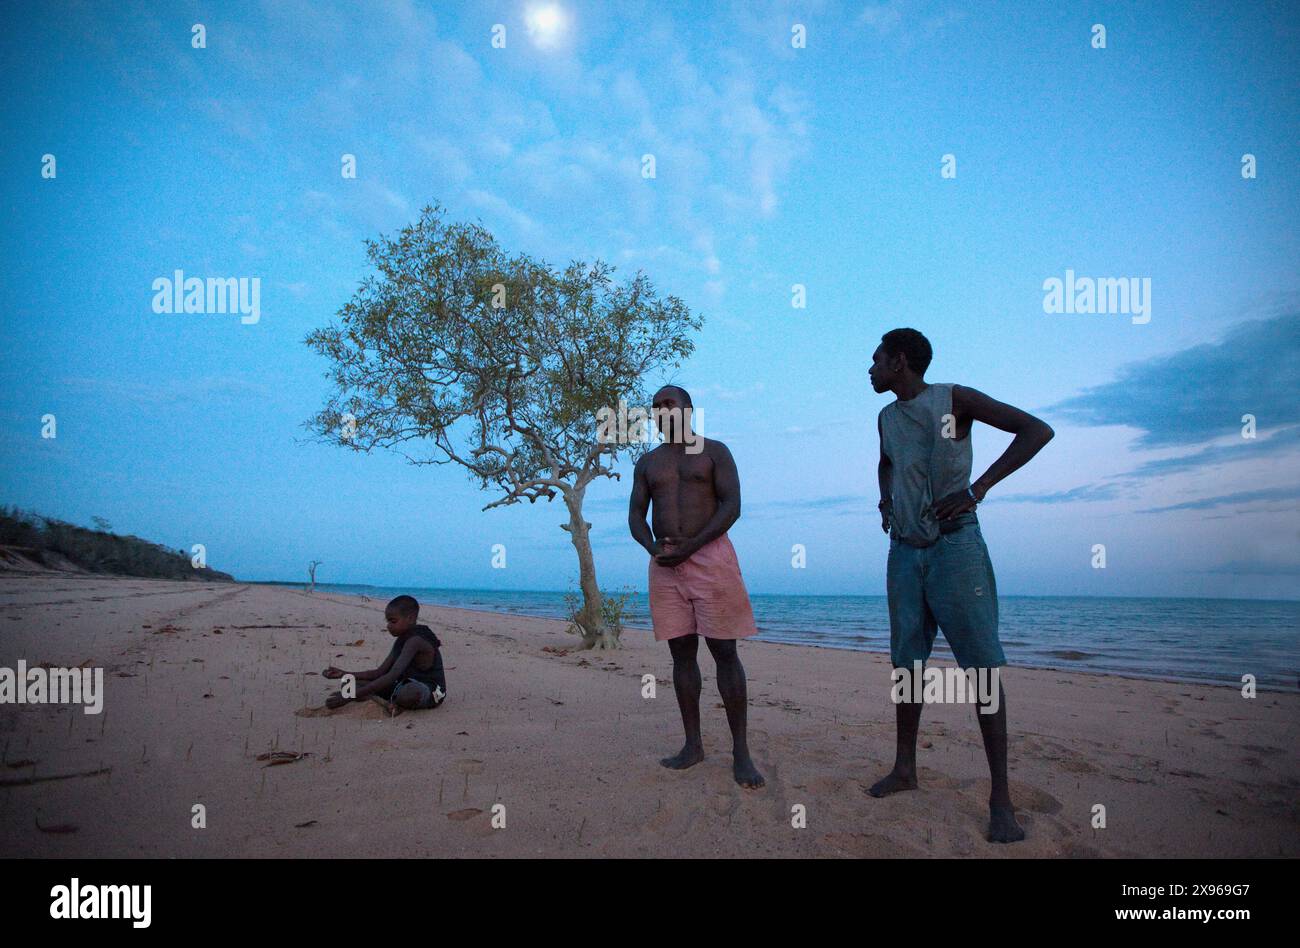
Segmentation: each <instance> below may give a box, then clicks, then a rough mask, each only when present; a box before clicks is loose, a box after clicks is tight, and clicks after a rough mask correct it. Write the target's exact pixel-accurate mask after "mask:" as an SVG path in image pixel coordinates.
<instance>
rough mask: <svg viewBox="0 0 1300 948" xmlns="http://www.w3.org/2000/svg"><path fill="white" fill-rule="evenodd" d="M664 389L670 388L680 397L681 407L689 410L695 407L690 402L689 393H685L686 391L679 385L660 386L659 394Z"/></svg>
mask: <svg viewBox="0 0 1300 948" xmlns="http://www.w3.org/2000/svg"><path fill="white" fill-rule="evenodd" d="M666 388H671V389H672V390H673V391H675V392H676V393H677V394H678V395H680V396H681V402H682V404H683V405H686V406H688V407H691V408H694V407H695V403H694V402H692V401H691V393H690V392H688V391H686V389H684V388H682V387H681V386H680V385H673V384H671V383H669V384H668V385H661V386H659V390H660V391H661V392H662V391H663V390H664V389H666Z"/></svg>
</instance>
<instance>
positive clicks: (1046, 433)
mask: <svg viewBox="0 0 1300 948" xmlns="http://www.w3.org/2000/svg"><path fill="white" fill-rule="evenodd" d="M1038 425H1039V433H1038V438H1039V441H1041V442H1042V443H1043V444H1047V442H1049V441H1051V440H1052V439H1053V438H1055V437H1056V432H1055V431H1054V430H1052V426H1051V425H1049V424H1048V423H1047V422H1045V421H1040V422H1039V423H1038Z"/></svg>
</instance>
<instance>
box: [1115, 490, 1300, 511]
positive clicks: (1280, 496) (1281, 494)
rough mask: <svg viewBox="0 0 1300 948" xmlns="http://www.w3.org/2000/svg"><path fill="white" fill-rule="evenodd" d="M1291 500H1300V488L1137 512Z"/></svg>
mask: <svg viewBox="0 0 1300 948" xmlns="http://www.w3.org/2000/svg"><path fill="white" fill-rule="evenodd" d="M1293 500H1300V487H1297V486H1285V487H1265V488H1261V489H1260V490H1239V491H1236V492H1235V493H1231V494H1218V495H1216V496H1213V497H1202V498H1200V499H1198V500H1186V501H1183V502H1182V503H1177V504H1169V505H1168V506H1165V507H1148V508H1147V509H1145V510H1139V511H1138V513H1167V512H1168V511H1171V510H1209V509H1211V508H1214V507H1224V506H1227V505H1229V504H1253V503H1259V502H1261V501H1293Z"/></svg>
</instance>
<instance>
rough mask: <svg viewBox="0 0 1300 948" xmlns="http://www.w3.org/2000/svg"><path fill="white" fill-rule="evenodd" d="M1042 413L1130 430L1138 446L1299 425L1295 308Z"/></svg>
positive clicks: (1143, 366)
mask: <svg viewBox="0 0 1300 948" xmlns="http://www.w3.org/2000/svg"><path fill="white" fill-rule="evenodd" d="M1046 411H1047V412H1048V413H1049V414H1050V415H1051V416H1052V417H1054V418H1059V419H1062V420H1065V421H1069V422H1073V423H1074V424H1079V425H1088V426H1097V425H1126V426H1128V427H1131V428H1136V429H1137V430H1138V431H1139V432H1140V435H1139V436H1138V439H1137V443H1136V446H1137V447H1139V448H1160V447H1170V446H1179V445H1193V444H1204V443H1206V442H1209V441H1213V440H1214V439H1216V438H1221V437H1223V436H1224V435H1226V434H1230V433H1233V432H1238V431H1240V428H1241V425H1242V420H1241V419H1242V416H1243V415H1246V414H1253V415H1254V416H1255V417H1256V419H1257V423H1258V424H1259V425H1260V426H1261V427H1278V426H1283V425H1285V426H1291V425H1295V424H1297V423H1300V313H1296V312H1290V313H1287V314H1285V315H1281V316H1276V317H1274V318H1272V319H1264V320H1255V321H1251V322H1246V323H1240V324H1238V325H1236V326H1234V327H1233V328H1232V329H1231V330H1229V331H1228V333H1227V334H1226V335H1225V336H1224V338H1223V340H1222V341H1221V342H1218V343H1212V344H1207V345H1200V346H1195V347H1193V348H1191V349H1184V350H1183V351H1181V352H1175V353H1173V354H1172V355H1167V356H1161V357H1159V358H1155V359H1148V360H1146V361H1144V362H1138V363H1133V364H1130V365H1127V366H1124V367H1123V368H1122V369H1120V371H1119V373H1118V377H1117V378H1116V379H1115V381H1113V382H1107V383H1106V384H1104V385H1098V386H1096V387H1095V388H1091V389H1088V390H1087V391H1085V392H1083V393H1082V394H1080V395H1076V396H1074V397H1073V398H1067V399H1065V400H1064V401H1062V402H1058V403H1056V404H1055V405H1053V406H1051V407H1050V408H1048V409H1046Z"/></svg>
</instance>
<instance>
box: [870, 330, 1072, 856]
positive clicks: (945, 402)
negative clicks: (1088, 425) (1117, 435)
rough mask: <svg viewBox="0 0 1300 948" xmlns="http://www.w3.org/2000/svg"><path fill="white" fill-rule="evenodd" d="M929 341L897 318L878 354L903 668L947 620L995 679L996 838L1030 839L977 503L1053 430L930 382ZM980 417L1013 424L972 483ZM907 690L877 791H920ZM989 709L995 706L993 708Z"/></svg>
mask: <svg viewBox="0 0 1300 948" xmlns="http://www.w3.org/2000/svg"><path fill="white" fill-rule="evenodd" d="M932 354H933V353H932V350H931V348H930V342H929V340H927V339H926V338H925V336H923V335H921V334H920V333H919V332H917V331H916V330H915V329H894V330H891V331H889V332H887V333H885V335H884V336H883V337H882V338H881V340H880V345H879V346H878V347H877V348H876V351H875V353H874V354H873V355H872V360H871V369H870V372H869V375H870V377H871V387H872V388H873V389H875V391H876V392H877V393H878V394H883V393H885V392H893V393H894V395H895V396H897V398H896V400H895V401H893V402H891V403H890V404H888V405H886V406H885V407H884V409H883V410H882V411H881V412H880V417H879V419H878V421H877V430H878V431H879V433H880V464H879V467H878V475H879V481H880V497H881V500H880V504H879V509H880V525H881V528H882V529H883V530H884V531H885V532H886V533H888V534H889V565H888V570H887V579H886V585H887V588H888V593H889V650H890V659H891V661H892V662H893V665H894V669H895V673H894V674H895V676H896V678H895V680H896V681H898V680H899V678H898V676H905V677H907V678H912V677H914V675H915V671H916V670H918V669H920V668H922V667H923V665H924V663H925V662H926V660H927V659H929V657H930V651H931V649H932V648H933V646H934V637H935V632H936V629H937V628H941V629H943V635H944V638H945V639H947V640H948V645H949V646H950V647H951V649H952V653H953V657H954V658H955V659H956V661H957V664H958V665H959V666H960V667H961V668H963V669H966V670H967V671H968V673H969V671H971V670H974V671H975V673H976V674H977V675H983V676H986V680H988V679H991V680H992V683H993V687H992V688H989V689H987V694H986V697H988V698H992V700H982V701H977V702H976V704H977V713H976V715H975V717H976V719H977V720H978V721H979V727H980V734H981V736H982V737H983V739H984V753H985V754H986V755H987V757H988V761H989V773H990V775H991V777H992V784H993V790H992V793H991V794H990V796H989V834H988V838H989V841H990V842H995V843H1010V842H1015V841H1016V840H1020V839H1024V837H1025V831H1024V830H1023V829H1021V827H1020V824H1019V823H1018V822H1016V813H1015V807H1014V806H1013V805H1012V803H1011V793H1010V790H1009V789H1008V787H1007V706H1006V700H1005V696H1004V695H1003V693H1002V687H1001V682H1000V676H999V673H998V672H997V671H996V669H998V668H1000V667H1002V666H1003V665H1005V664H1006V663H1007V660H1006V656H1005V655H1003V652H1002V644H1001V642H1000V641H999V639H998V599H997V587H996V586H995V585H994V578H993V564H992V562H991V561H990V560H989V553H988V548H987V547H986V546H985V545H984V536H983V534H982V533H981V532H980V528H979V522H978V520H977V519H976V516H975V507H976V505H978V504H979V503H980V501H982V500H983V499H984V496H985V495H986V494H987V493H988V492H989V489H990V488H991V487H993V485H994V484H996V483H998V481H1000V480H1002V479H1003V478H1004V477H1006V476H1007V475H1008V474H1010V473H1012V472H1013V471H1015V470H1018V469H1019V468H1021V467H1023V466H1024V464H1025V463H1026V462H1028V461H1029V459H1030V458H1032V457H1033V456H1034V455H1035V454H1037V453H1038V452H1039V450H1041V449H1042V447H1043V445H1045V444H1047V442H1048V441H1050V440H1052V435H1053V433H1054V432H1053V431H1052V429H1051V428H1050V427H1048V425H1047V424H1045V423H1044V422H1042V421H1040V420H1039V419H1037V418H1035V417H1034V416H1033V415H1030V414H1028V413H1026V412H1023V411H1021V410H1020V409H1019V408H1013V407H1012V406H1010V405H1005V404H1003V403H1002V402H997V401H994V400H993V399H991V398H989V397H988V396H987V395H985V394H984V393H982V392H978V391H976V390H975V389H973V388H966V387H965V386H962V385H949V384H939V383H929V382H926V381H925V378H924V376H925V370H926V369H927V368H928V367H929V365H930V358H931V356H932ZM976 421H982V422H984V423H985V424H987V425H992V426H993V427H995V428H999V429H1001V430H1002V431H1008V432H1011V433H1012V434H1014V435H1015V438H1014V440H1012V442H1011V444H1010V445H1008V446H1007V449H1006V451H1004V452H1003V453H1002V456H1001V457H999V458H998V459H997V460H996V461H994V462H993V465H992V466H991V467H990V468H989V469H988V470H987V471H985V472H984V475H983V476H982V477H980V478H979V479H978V480H976V481H975V482H974V483H972V482H971V479H970V475H971V428H972V426H973V424H974V422H976ZM905 693H906V694H909V695H911V696H913V697H912V699H911V700H908V699H905V700H902V701H897V702H896V704H895V717H896V721H897V727H898V737H897V747H896V750H895V758H894V769H893V770H892V771H891V772H890V773H889V774H888V775H887V776H886V777H884V778H883V779H881V780H880V781H878V782H877V783H876V784H874V785H873V786H872V787H871V789H870V790H868V791H867V792H868V793H870V794H871V795H872V796H873V797H883V796H886V795H887V794H890V793H896V792H898V791H900V790H915V789H916V786H917V780H916V734H917V729H918V727H919V725H920V722H921V708H922V700H921V693H922V687H921V683H920V682H919V681H918V682H914V684H913V686H912V687H911V688H910V689H909V690H908V691H907V692H905ZM986 712H987V713H986Z"/></svg>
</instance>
